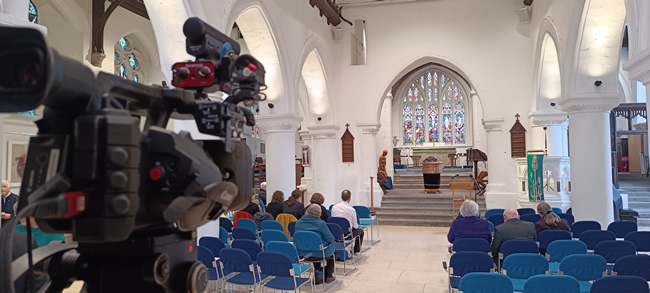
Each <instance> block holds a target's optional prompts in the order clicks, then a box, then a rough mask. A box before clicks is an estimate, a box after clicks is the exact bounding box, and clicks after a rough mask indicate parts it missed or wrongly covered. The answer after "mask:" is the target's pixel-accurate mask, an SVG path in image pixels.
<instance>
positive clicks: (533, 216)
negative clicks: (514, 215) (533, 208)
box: [519, 214, 542, 224]
mask: <svg viewBox="0 0 650 293" xmlns="http://www.w3.org/2000/svg"><path fill="white" fill-rule="evenodd" d="M519 219H520V220H522V221H526V222H531V223H533V224H535V223H537V222H539V221H540V220H541V219H542V216H540V215H539V214H527V215H522V216H521V217H519Z"/></svg>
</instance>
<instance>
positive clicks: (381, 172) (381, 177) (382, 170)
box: [377, 150, 388, 194]
mask: <svg viewBox="0 0 650 293" xmlns="http://www.w3.org/2000/svg"><path fill="white" fill-rule="evenodd" d="M387 155H388V151H387V150H384V152H383V153H382V154H381V156H380V157H379V167H378V168H377V183H379V186H380V187H381V190H382V191H383V192H384V194H386V193H388V191H386V188H384V183H386V181H388V172H386V156H387Z"/></svg>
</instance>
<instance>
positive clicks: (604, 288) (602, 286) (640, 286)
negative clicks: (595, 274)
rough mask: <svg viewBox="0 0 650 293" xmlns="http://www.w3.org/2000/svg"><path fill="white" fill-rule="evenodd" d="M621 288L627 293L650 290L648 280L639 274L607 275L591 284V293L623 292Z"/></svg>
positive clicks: (639, 292) (644, 292)
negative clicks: (638, 275)
mask: <svg viewBox="0 0 650 293" xmlns="http://www.w3.org/2000/svg"><path fill="white" fill-rule="evenodd" d="M623 288H624V289H623ZM621 289H623V290H625V292H626V293H646V292H648V290H649V289H648V282H646V280H644V279H643V278H641V277H637V276H607V277H602V278H600V279H598V280H596V281H595V282H594V283H593V285H591V293H612V292H622V291H621Z"/></svg>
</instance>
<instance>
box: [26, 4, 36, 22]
mask: <svg viewBox="0 0 650 293" xmlns="http://www.w3.org/2000/svg"><path fill="white" fill-rule="evenodd" d="M28 19H29V22H31V23H38V10H37V9H36V5H34V2H32V1H31V0H30V1H29V18H28Z"/></svg>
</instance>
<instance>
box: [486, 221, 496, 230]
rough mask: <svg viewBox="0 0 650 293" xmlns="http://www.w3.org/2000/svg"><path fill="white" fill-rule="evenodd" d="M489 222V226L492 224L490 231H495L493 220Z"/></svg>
mask: <svg viewBox="0 0 650 293" xmlns="http://www.w3.org/2000/svg"><path fill="white" fill-rule="evenodd" d="M487 222H488V226H490V232H492V233H494V224H492V222H490V221H487Z"/></svg>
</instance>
